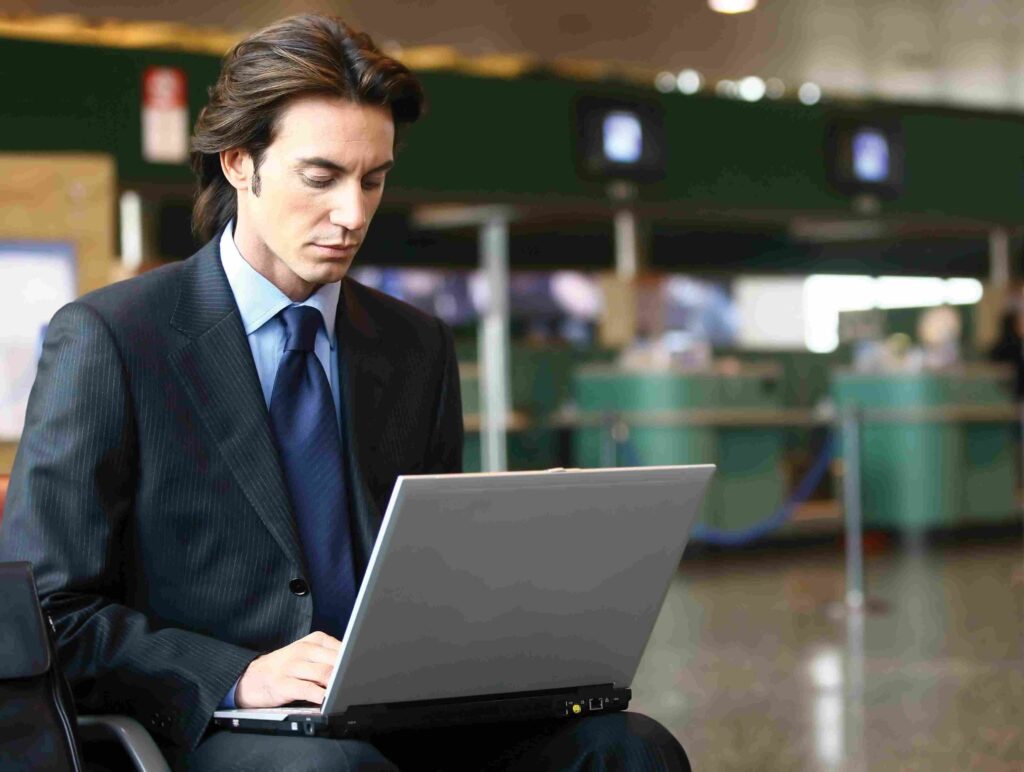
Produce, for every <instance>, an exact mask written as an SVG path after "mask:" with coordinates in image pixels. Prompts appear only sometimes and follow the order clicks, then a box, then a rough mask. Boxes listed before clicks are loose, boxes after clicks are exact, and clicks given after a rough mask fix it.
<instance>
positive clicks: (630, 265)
mask: <svg viewBox="0 0 1024 772" xmlns="http://www.w3.org/2000/svg"><path fill="white" fill-rule="evenodd" d="M636 270H637V235H636V215H635V214H633V211H632V210H631V209H619V210H617V211H616V212H615V275H616V276H618V277H619V278H620V279H623V280H625V281H632V280H633V279H635V278H636Z"/></svg>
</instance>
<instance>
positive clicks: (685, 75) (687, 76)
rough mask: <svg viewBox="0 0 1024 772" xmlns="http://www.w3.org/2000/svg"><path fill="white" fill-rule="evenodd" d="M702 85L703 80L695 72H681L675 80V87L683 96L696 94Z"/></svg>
mask: <svg viewBox="0 0 1024 772" xmlns="http://www.w3.org/2000/svg"><path fill="white" fill-rule="evenodd" d="M703 84H704V78H702V77H701V76H700V73H699V72H697V71H696V70H683V71H682V72H680V73H679V76H678V77H677V78H676V86H678V88H679V90H680V91H682V92H683V93H684V94H696V93H697V92H698V91H700V87H701V86H702V85H703Z"/></svg>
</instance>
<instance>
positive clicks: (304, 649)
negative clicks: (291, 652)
mask: <svg viewBox="0 0 1024 772" xmlns="http://www.w3.org/2000/svg"><path fill="white" fill-rule="evenodd" d="M294 646H295V655H296V656H295V658H296V659H299V660H306V661H307V662H320V663H323V664H325V665H333V664H334V660H335V659H337V655H338V652H336V651H332V650H331V649H328V648H325V647H324V646H317V645H316V644H315V643H306V642H305V641H299V642H298V643H296V644H294Z"/></svg>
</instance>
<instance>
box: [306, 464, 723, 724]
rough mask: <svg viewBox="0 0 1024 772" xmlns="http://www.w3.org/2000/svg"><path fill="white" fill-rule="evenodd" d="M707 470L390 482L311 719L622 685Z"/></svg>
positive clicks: (685, 533) (643, 640)
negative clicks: (401, 705)
mask: <svg viewBox="0 0 1024 772" xmlns="http://www.w3.org/2000/svg"><path fill="white" fill-rule="evenodd" d="M713 471H714V467H713V466H691V467H679V466H676V467H643V468H635V469H595V470H569V471H562V470H558V471H549V472H519V473H502V474H467V475H429V476H420V477H399V478H398V482H397V484H396V487H395V490H394V493H393V494H392V497H391V502H390V504H389V506H388V511H387V513H386V515H385V518H384V522H383V524H382V526H381V532H380V536H379V537H378V540H377V544H376V546H375V548H374V551H373V554H372V555H371V558H370V562H369V566H368V568H367V573H366V577H365V579H364V581H363V585H362V587H361V588H360V591H359V595H358V597H357V599H356V606H355V610H354V611H353V614H352V617H351V619H350V621H349V626H348V630H347V632H346V635H345V639H344V641H343V643H342V650H341V652H340V654H339V661H338V666H337V667H336V668H335V671H334V674H333V676H332V679H331V682H330V684H329V685H328V690H327V699H326V700H325V702H324V706H323V712H324V713H327V714H332V713H340V712H342V711H344V710H345V709H346V708H348V707H349V706H351V705H368V704H378V703H392V702H408V701H413V700H427V699H441V698H448V697H466V696H474V695H483V694H500V693H508V692H520V691H532V690H542V689H554V688H561V687H576V686H586V685H593V684H606V683H613V684H615V685H617V686H628V685H629V684H630V682H631V681H632V679H633V675H634V674H635V672H636V668H637V665H638V663H639V661H640V657H641V655H642V654H643V650H644V647H645V646H646V644H647V639H648V637H649V636H650V633H651V629H652V628H653V626H654V622H655V619H656V617H657V615H658V611H659V610H660V608H661V604H662V601H663V600H664V597H665V593H666V591H667V589H668V585H669V581H670V579H671V577H672V574H673V573H674V571H675V570H676V568H677V566H678V565H679V560H680V558H681V556H682V553H683V549H684V547H685V546H686V539H687V536H688V534H689V531H690V528H691V526H692V525H693V522H694V521H695V520H696V518H697V515H698V512H699V509H700V503H701V500H702V499H703V495H704V491H705V489H706V487H707V484H708V481H709V479H710V478H711V474H712V472H713Z"/></svg>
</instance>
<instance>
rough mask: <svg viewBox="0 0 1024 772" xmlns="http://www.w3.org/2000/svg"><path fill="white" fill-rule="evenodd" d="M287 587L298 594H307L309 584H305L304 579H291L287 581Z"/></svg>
mask: <svg viewBox="0 0 1024 772" xmlns="http://www.w3.org/2000/svg"><path fill="white" fill-rule="evenodd" d="M288 589H289V590H291V591H292V592H293V593H294V594H296V595H299V596H302V595H308V594H309V585H308V584H306V580H305V579H300V578H296V579H292V580H291V581H290V582H288Z"/></svg>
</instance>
